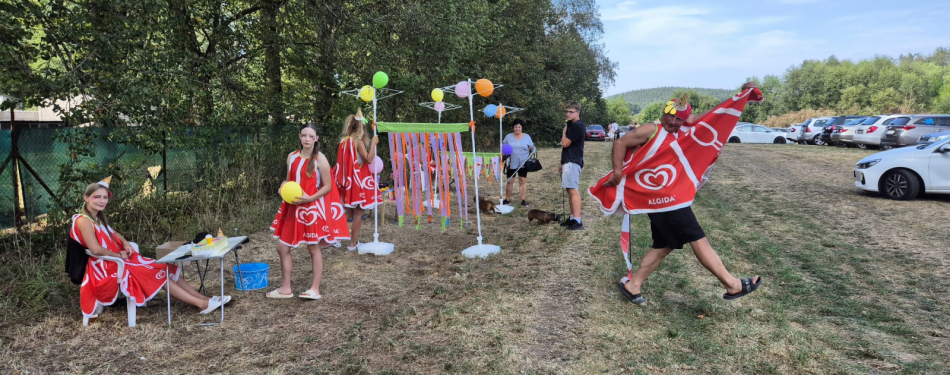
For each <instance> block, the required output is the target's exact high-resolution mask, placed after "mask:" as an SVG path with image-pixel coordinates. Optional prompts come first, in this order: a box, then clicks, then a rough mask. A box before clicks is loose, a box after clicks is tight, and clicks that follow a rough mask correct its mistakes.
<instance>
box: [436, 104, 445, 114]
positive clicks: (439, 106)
mask: <svg viewBox="0 0 950 375" xmlns="http://www.w3.org/2000/svg"><path fill="white" fill-rule="evenodd" d="M433 107H435V110H436V111H439V112H442V111H444V110H445V102H436V103H435V105H434V106H433Z"/></svg>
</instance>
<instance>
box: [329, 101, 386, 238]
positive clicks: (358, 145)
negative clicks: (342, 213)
mask: <svg viewBox="0 0 950 375" xmlns="http://www.w3.org/2000/svg"><path fill="white" fill-rule="evenodd" d="M366 139H367V135H366V129H365V127H364V126H363V119H362V111H358V112H357V115H356V116H353V115H350V116H347V117H346V120H345V121H343V139H341V140H340V146H339V148H337V154H336V155H337V156H336V166H335V167H334V168H333V178H334V180H335V181H336V183H337V187H338V188H339V189H340V196H342V198H343V207H346V219H347V220H350V219H351V218H352V220H353V225H352V226H351V227H350V246H347V248H346V249H347V250H349V251H355V250H356V249H357V247H359V245H360V242H359V238H360V228H361V227H362V226H363V210H368V209H371V208H373V207H376V205H377V204H379V202H380V201H381V199H379V197H378V196H377V191H376V175H374V174H373V173H372V172H370V170H369V163H372V162H373V159H375V158H376V144H378V143H379V137H378V136H375V135H374V136H373V140H372V144H371V146H370V148H371V149H372V151H367V149H366V148H367V147H366Z"/></svg>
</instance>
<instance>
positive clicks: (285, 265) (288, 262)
mask: <svg viewBox="0 0 950 375" xmlns="http://www.w3.org/2000/svg"><path fill="white" fill-rule="evenodd" d="M277 254H280V288H277V293H280V294H291V293H293V290H291V289H290V269H291V268H292V267H293V263H294V262H293V258H292V257H291V256H290V246H287V245H284V244H283V243H281V242H278V243H277Z"/></svg>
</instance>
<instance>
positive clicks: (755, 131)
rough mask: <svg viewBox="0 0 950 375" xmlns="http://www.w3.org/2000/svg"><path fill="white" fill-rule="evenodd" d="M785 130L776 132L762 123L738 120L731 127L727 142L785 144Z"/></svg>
mask: <svg viewBox="0 0 950 375" xmlns="http://www.w3.org/2000/svg"><path fill="white" fill-rule="evenodd" d="M785 134H786V133H785V132H777V131H775V130H772V129H770V128H767V127H764V126H762V125H757V124H752V123H747V122H746V123H742V122H740V123H739V124H738V125H736V127H735V129H732V134H730V135H729V140H728V142H729V143H781V144H785V143H786V140H785Z"/></svg>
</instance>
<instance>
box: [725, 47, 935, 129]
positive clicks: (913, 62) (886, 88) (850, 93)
mask: <svg viewBox="0 0 950 375" xmlns="http://www.w3.org/2000/svg"><path fill="white" fill-rule="evenodd" d="M948 78H950V49H947V48H938V49H936V50H935V51H934V52H933V54H931V55H921V54H912V55H906V56H900V57H899V58H897V59H892V58H889V57H886V56H876V57H874V58H873V59H868V60H862V61H859V62H851V61H847V60H845V61H841V60H838V59H837V58H836V57H834V56H831V57H829V58H828V59H826V60H824V61H818V60H806V61H804V62H802V64H801V65H799V66H795V67H792V68H790V69H789V70H788V71H787V72H785V74H784V75H783V76H782V77H777V76H771V75H770V76H766V77H765V79H764V80H761V81H760V80H759V79H758V78H755V77H753V78H752V80H754V81H756V82H758V84H759V88H760V89H761V90H762V92H763V94H765V98H766V100H765V102H763V103H761V104H757V105H750V106H747V107H746V110H745V112H743V114H742V120H743V121H749V122H758V123H762V122H765V121H766V119H768V118H776V117H779V116H782V115H784V114H786V113H798V112H802V111H806V110H823V109H830V110H833V111H834V113H836V114H889V113H935V112H938V113H947V112H950V104H948V102H950V88H948V86H950V80H948ZM782 122H787V121H782Z"/></svg>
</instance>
